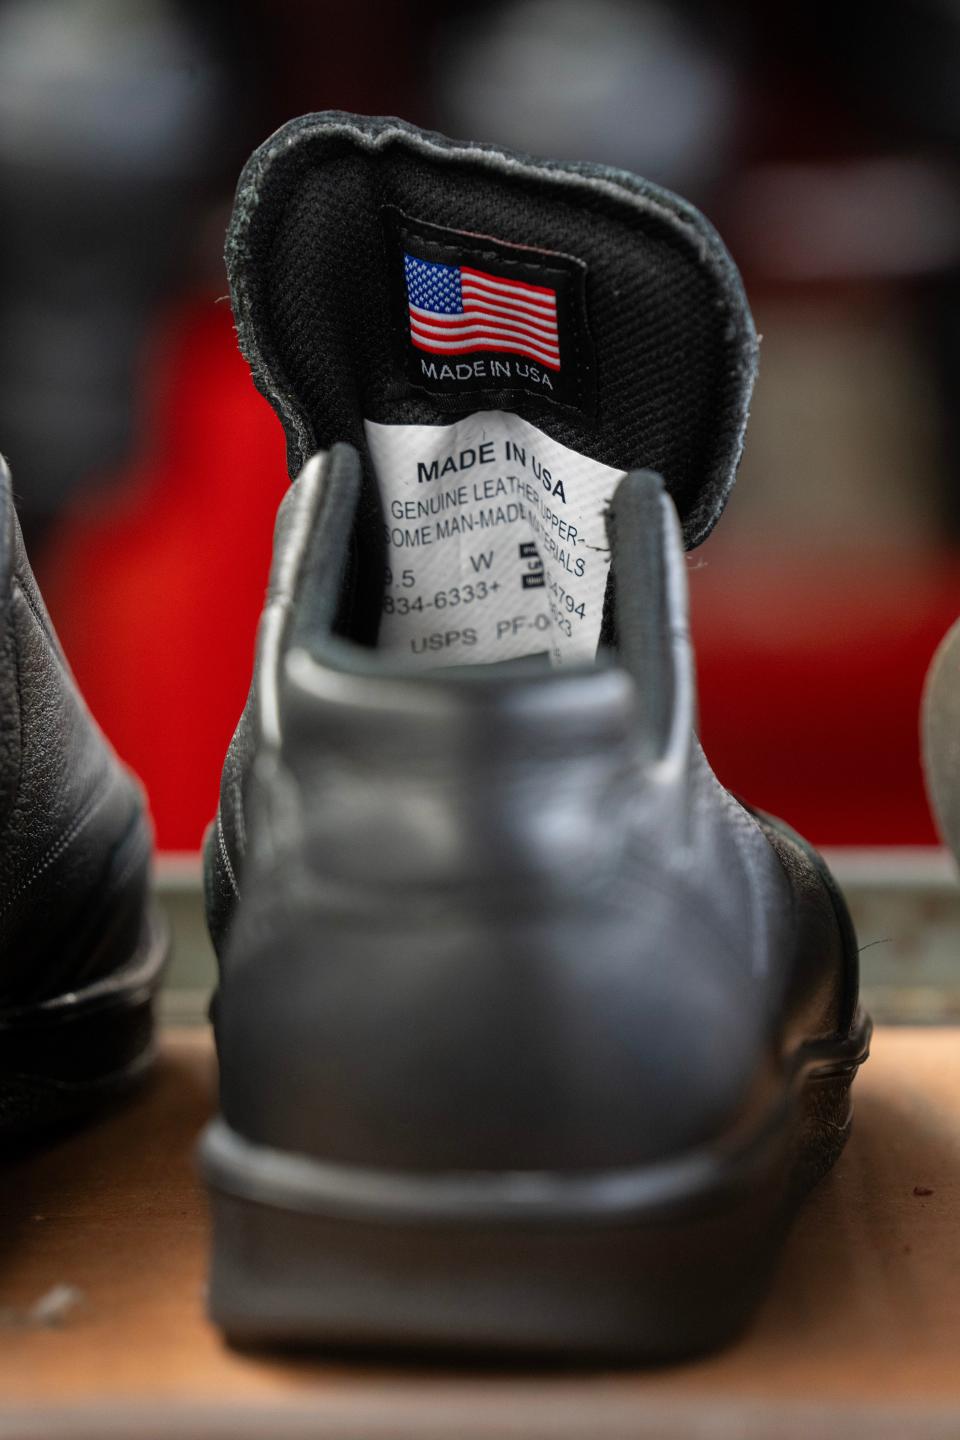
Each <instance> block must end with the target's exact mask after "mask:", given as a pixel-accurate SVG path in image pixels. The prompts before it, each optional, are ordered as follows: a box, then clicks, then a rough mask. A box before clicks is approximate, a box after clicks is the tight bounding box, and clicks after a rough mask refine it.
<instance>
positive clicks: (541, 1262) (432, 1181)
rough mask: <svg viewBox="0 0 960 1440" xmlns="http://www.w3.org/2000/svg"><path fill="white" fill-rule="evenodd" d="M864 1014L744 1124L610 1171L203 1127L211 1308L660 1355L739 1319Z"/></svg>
mask: <svg viewBox="0 0 960 1440" xmlns="http://www.w3.org/2000/svg"><path fill="white" fill-rule="evenodd" d="M869 1037H870V1024H869V1021H868V1020H867V1019H866V1017H864V1016H862V1015H860V1016H858V1018H857V1022H856V1024H855V1026H854V1029H853V1031H852V1032H851V1034H850V1036H849V1037H848V1038H847V1039H846V1040H844V1041H841V1042H836V1041H835V1042H833V1044H832V1045H831V1046H824V1045H822V1044H820V1045H817V1046H814V1047H810V1048H809V1049H808V1051H807V1053H806V1054H805V1055H804V1057H803V1060H802V1062H801V1063H800V1064H799V1065H798V1066H797V1067H796V1068H795V1071H794V1073H792V1074H791V1076H790V1077H789V1080H788V1081H786V1082H785V1086H784V1093H783V1097H782V1102H781V1104H780V1105H779V1106H778V1107H777V1111H776V1113H775V1114H772V1115H768V1116H767V1117H766V1119H765V1121H764V1123H763V1124H762V1125H757V1126H754V1128H753V1130H752V1132H751V1134H750V1136H749V1137H746V1138H745V1137H743V1136H741V1137H740V1138H739V1139H738V1140H735V1141H731V1140H730V1139H729V1137H728V1138H727V1140H726V1141H725V1142H718V1143H716V1144H715V1145H712V1146H710V1147H709V1148H705V1149H704V1150H702V1151H698V1152H696V1153H691V1154H686V1155H683V1156H681V1157H677V1158H672V1159H668V1160H665V1161H663V1162H662V1163H659V1164H654V1165H648V1166H645V1167H643V1168H639V1169H633V1170H630V1169H624V1170H622V1171H617V1172H607V1173H603V1174H591V1173H584V1174H583V1175H572V1174H567V1175H560V1174H556V1175H551V1174H543V1173H537V1174H509V1175H495V1174H474V1175H470V1174H463V1175H460V1174H456V1175H454V1174H446V1175H426V1174H420V1173H413V1172H411V1173H408V1174H396V1173H389V1172H382V1171H370V1170H362V1169H356V1168H350V1167H346V1166H339V1165H328V1164H324V1163H322V1162H320V1161H317V1160H313V1159H309V1158H306V1157H303V1156H296V1155H285V1154H282V1153H280V1152H278V1151H275V1150H270V1149H267V1148H264V1147H262V1146H257V1145H252V1144H250V1143H249V1142H247V1141H245V1140H244V1139H243V1138H242V1137H240V1136H239V1135H237V1134H236V1133H235V1132H233V1131H231V1130H230V1129H229V1127H228V1126H227V1125H226V1123H225V1122H224V1121H223V1120H222V1119H217V1120H215V1121H214V1122H213V1123H212V1124H211V1125H210V1126H208V1128H207V1130H206V1132H205V1135H204V1137H203V1139H202V1141H201V1147H200V1153H201V1165H202V1169H203V1172H204V1175H205V1178H206V1180H207V1182H208V1185H209V1187H210V1192H211V1203H212V1212H213V1254H212V1268H211V1277H210V1291H209V1309H210V1315H211V1318H212V1319H213V1321H214V1323H215V1324H217V1325H218V1326H219V1327H220V1328H221V1329H222V1330H223V1331H224V1333H225V1335H226V1338H227V1339H228V1340H229V1341H230V1342H232V1343H233V1344H236V1345H242V1346H249V1345H296V1346H305V1345H318V1344H319V1345H325V1346H327V1347H332V1348H336V1349H352V1348H356V1347H361V1348H368V1349H380V1348H383V1347H389V1348H390V1349H397V1348H398V1347H399V1348H405V1349H407V1350H413V1351H421V1352H423V1351H426V1352H443V1351H450V1350H460V1351H462V1350H469V1351H470V1352H471V1353H474V1354H483V1353H490V1354H492V1355H501V1356H502V1355H522V1356H527V1357H529V1356H531V1355H540V1356H545V1357H557V1358H561V1357H565V1358H571V1359H575V1358H584V1359H589V1358H591V1357H599V1356H603V1357H607V1358H614V1357H623V1358H628V1359H631V1360H638V1359H639V1360H648V1361H654V1360H656V1361H663V1360H669V1359H679V1358H682V1357H684V1356H687V1355H691V1354H695V1353H698V1352H702V1351H705V1350H709V1349H712V1348H714V1347H716V1346H718V1345H720V1344H722V1343H724V1342H725V1341H727V1340H729V1339H730V1338H732V1337H733V1336H734V1335H736V1334H737V1333H738V1332H739V1331H740V1330H741V1329H742V1327H743V1326H744V1324H745V1323H746V1321H747V1319H748V1318H749V1316H750V1314H751V1312H752V1310H753V1309H754V1306H755V1305H756V1303H757V1301H758V1299H759V1298H760V1296H761V1294H762V1293H763V1291H764V1289H765V1287H766V1284H767V1282H768V1280H769V1278H770V1275H771V1272H772V1269H773V1266H774V1264H775V1261H776V1258H777V1255H778V1252H779V1249H780V1244H781V1241H782V1239H783V1237H784V1235H785V1232H786V1230H787V1228H788V1226H789V1223H790V1221H791V1220H792V1218H793V1215H794V1213H795V1211H796V1209H797V1207H798V1205H799V1203H800V1201H801V1200H802V1198H803V1196H804V1194H805V1193H806V1192H807V1191H808V1190H809V1189H810V1188H811V1187H812V1185H814V1184H815V1183H816V1181H817V1180H819V1179H820V1178H821V1176H822V1175H823V1174H825V1173H826V1171H827V1170H829V1169H830V1167H831V1166H832V1165H833V1163H834V1161H835V1160H836V1159H837V1157H838V1155H839V1154H840V1152H841V1150H842V1149H843V1146H844V1144H845V1142H846V1139H847V1135H848V1133H849V1129H850V1113H851V1107H850V1085H851V1082H852V1080H853V1077H854V1075H855V1073H856V1070H857V1067H858V1066H859V1064H860V1063H861V1062H862V1061H863V1060H864V1059H865V1058H866V1055H867V1051H868V1047H869Z"/></svg>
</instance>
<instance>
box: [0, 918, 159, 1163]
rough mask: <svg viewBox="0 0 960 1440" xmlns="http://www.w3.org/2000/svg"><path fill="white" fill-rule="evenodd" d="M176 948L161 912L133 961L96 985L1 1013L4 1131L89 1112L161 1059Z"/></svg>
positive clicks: (16, 1133)
mask: <svg viewBox="0 0 960 1440" xmlns="http://www.w3.org/2000/svg"><path fill="white" fill-rule="evenodd" d="M168 952H169V935H168V933H167V929H166V926H165V924H164V923H163V922H162V921H161V919H160V917H159V916H158V915H156V914H151V915H149V916H148V918H147V919H146V920H145V922H144V927H143V931H142V933H141V937H140V941H139V943H138V945H137V949H136V951H135V952H134V954H133V955H132V956H131V957H130V959H129V960H128V961H127V963H126V964H125V965H123V966H121V967H120V968H119V969H117V970H115V971H113V972H112V973H111V974H110V975H109V976H106V977H104V978H102V979H100V980H97V981H95V982H93V983H92V984H90V985H88V986H86V987H84V988H82V989H79V990H76V991H71V992H69V993H67V994H64V995H59V996H56V997H55V998H54V999H51V1000H46V1001H43V1002H41V1003H39V1004H34V1005H26V1006H22V1007H18V1008H14V1009H10V1008H8V1009H6V1010H4V1011H0V1135H3V1136H4V1137H20V1136H27V1135H32V1134H34V1133H36V1132H38V1131H43V1130H47V1129H51V1128H55V1127H57V1126H60V1125H66V1124H70V1123H71V1122H73V1121H75V1120H77V1119H80V1118H81V1117H84V1116H86V1115H88V1114H90V1113H91V1112H93V1111H95V1110H97V1109H99V1108H100V1107H101V1106H102V1105H105V1104H107V1103H109V1102H110V1101H112V1100H114V1099H115V1098H117V1097H119V1096H121V1095H124V1094H125V1093H126V1092H127V1091H129V1090H130V1089H131V1088H133V1087H134V1086H135V1085H136V1084H137V1083H138V1082H139V1081H140V1080H141V1079H142V1077H143V1076H144V1075H145V1073H146V1072H147V1070H148V1069H149V1067H150V1063H151V1061H152V1059H153V1048H154V1045H153V1036H154V1024H153V1006H154V998H155V995H156V991H157V989H158V987H159V984H160V981H161V978H162V975H163V969H164V966H165V964H166V960H167V956H168Z"/></svg>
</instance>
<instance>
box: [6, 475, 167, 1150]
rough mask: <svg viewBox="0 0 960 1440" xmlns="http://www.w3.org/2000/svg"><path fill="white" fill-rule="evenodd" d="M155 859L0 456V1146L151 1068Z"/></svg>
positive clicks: (158, 949) (159, 934)
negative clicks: (83, 686)
mask: <svg viewBox="0 0 960 1440" xmlns="http://www.w3.org/2000/svg"><path fill="white" fill-rule="evenodd" d="M80 598H81V597H78V603H80ZM151 849H152V837H151V831H150V824H149V821H148V819H147V815H146V808H145V806H144V801H143V794H142V792H141V790H140V787H139V786H138V785H137V783H136V781H135V780H134V779H133V777H132V776H131V775H130V774H129V773H128V772H127V771H126V770H125V769H124V767H123V766H122V765H121V764H120V763H119V761H118V760H117V757H116V756H115V755H114V753H113V751H112V750H111V749H110V746H109V745H108V744H107V742H106V740H105V739H104V737H103V735H102V734H101V733H100V730H99V729H98V728H97V726H96V724H95V723H94V721H93V719H92V717H91V716H90V713H89V711H88V710H87V708H86V706H85V705H84V703H83V699H82V697H81V696H80V694H79V692H78V690H77V687H76V685H75V683H74V680H73V676H72V675H71V673H70V670H69V668H68V666H67V662H66V660H65V659H64V656H63V652H62V651H61V649H60V646H59V643H58V641H57V638H56V636H55V634H54V632H53V629H52V627H51V624H50V619H49V617H48V615H47V612H46V610H45V608H44V604H43V600H42V599H41V596H40V592H39V590H38V589H37V585H36V582H35V580H34V578H33V574H32V572H31V570H30V565H29V563H28V561H27V556H26V552H25V551H24V548H23V538H22V536H21V533H20V525H19V522H18V520H17V515H16V511H15V509H14V504H13V495H12V490H11V483H10V474H9V471H8V470H7V467H6V464H5V463H4V461H3V459H2V457H0V1135H3V1136H10V1135H17V1136H22V1135H25V1134H31V1133H33V1132H35V1131H37V1130H41V1129H44V1128H46V1127H48V1126H51V1125H57V1124H61V1123H64V1122H66V1121H71V1120H74V1119H75V1118H77V1117H78V1116H80V1115H83V1114H85V1113H87V1112H89V1111H90V1110H92V1109H94V1108H95V1107H97V1106H99V1105H100V1104H101V1103H102V1102H103V1101H104V1100H108V1099H112V1098H113V1097H114V1096H116V1095H118V1094H120V1093H122V1092H123V1091H125V1090H127V1089H128V1088H129V1087H130V1086H131V1085H132V1084H133V1083H134V1082H135V1081H137V1080H138V1079H139V1078H140V1077H141V1076H142V1075H143V1073H144V1071H145V1069H146V1068H147V1066H148V1064H149V1062H150V1060H151V1058H152V1055H153V1000H154V994H155V992H156V990H157V987H158V985H159V982H160V977H161V973H162V970H163V965H164V961H165V959H166V954H167V935H166V931H165V928H164V926H163V924H162V923H161V922H160V921H159V919H158V918H157V917H156V915H155V914H154V913H153V911H152V909H151V906H150V903H149V895H148V885H149V877H150V856H151Z"/></svg>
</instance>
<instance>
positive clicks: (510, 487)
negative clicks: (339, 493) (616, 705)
mask: <svg viewBox="0 0 960 1440" xmlns="http://www.w3.org/2000/svg"><path fill="white" fill-rule="evenodd" d="M364 424H365V427H366V433H367V443H368V445H369V447H370V455H371V459H372V461H373V465H374V469H375V470H376V473H377V477H378V479H379V483H380V493H381V496H382V499H383V509H384V518H385V523H386V540H387V586H386V592H385V597H384V608H383V619H382V624H381V629H380V644H381V646H383V647H384V648H386V649H393V650H400V651H402V652H403V653H405V654H406V655H409V656H411V657H413V658H418V659H420V660H422V661H423V663H424V664H426V665H433V666H435V665H462V664H469V663H478V664H486V663H490V662H494V661H498V660H510V659H514V658H516V657H517V656H521V655H535V654H538V653H540V652H543V651H547V652H548V653H549V655H550V657H551V659H552V661H553V663H554V664H557V665H565V664H567V665H568V664H570V663H571V662H577V661H586V660H592V659H593V657H594V656H595V655H596V652H597V644H598V641H599V638H600V620H601V616H602V611H603V597H604V591H605V589H606V582H607V572H608V570H609V568H610V552H609V547H608V541H607V533H606V525H605V520H604V515H605V511H606V508H607V506H608V504H609V502H610V500H611V498H612V496H613V492H614V490H615V489H616V487H617V484H618V483H619V481H620V480H621V479H622V478H623V474H624V472H623V471H622V470H615V469H613V468H612V467H611V466H609V465H601V464H600V463H599V462H598V461H596V460H591V459H590V458H589V457H588V456H586V455H580V454H578V452H577V451H576V450H569V449H568V448H567V447H566V446H565V445H561V444H559V443H558V441H556V440H551V439H550V437H549V436H548V435H544V433H543V431H542V430H538V429H537V428H536V426H534V425H531V424H529V423H528V422H527V421H526V420H522V419H520V417H519V416H517V415H511V414H509V413H508V412H506V411H502V410H484V411H480V412H478V413H477V414H476V415H470V416H468V417H467V418H466V419H463V420H458V421H456V422H455V423H454V424H452V425H381V424H379V423H378V422H376V421H373V420H367V421H365V422H364Z"/></svg>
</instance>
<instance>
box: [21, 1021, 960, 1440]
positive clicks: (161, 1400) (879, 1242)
mask: <svg viewBox="0 0 960 1440" xmlns="http://www.w3.org/2000/svg"><path fill="white" fill-rule="evenodd" d="M213 1083H214V1071H213V1058H212V1051H211V1046H210V1041H209V1038H208V1036H207V1035H206V1034H205V1033H204V1032H201V1031H198V1030H191V1031H179V1032H171V1033H169V1034H168V1035H167V1036H166V1037H165V1039H164V1042H163V1046H162V1052H161V1058H160V1062H159V1064H158V1067H157V1071H156V1074H155V1076H154V1078H153V1080H152V1081H151V1082H150V1083H149V1084H148V1085H147V1086H146V1087H145V1088H144V1089H143V1090H142V1091H141V1092H140V1093H139V1094H138V1095H137V1096H135V1097H134V1098H133V1099H132V1100H130V1101H129V1102H128V1103H127V1104H126V1105H125V1106H123V1107H122V1108H121V1109H118V1110H116V1111H115V1112H114V1113H112V1114H111V1115H110V1116H109V1117H107V1118H106V1119H104V1120H102V1121H100V1122H99V1123H98V1124H96V1125H93V1126H90V1127H89V1128H87V1129H84V1130H83V1131H80V1132H77V1133H75V1134H72V1135H68V1136H65V1137H62V1138H60V1139H58V1140H56V1141H55V1142H53V1143H48V1144H46V1145H44V1146H40V1147H36V1148H34V1149H32V1150H30V1151H27V1152H25V1153H21V1154H19V1155H17V1156H15V1157H13V1158H10V1159H7V1160H5V1161H4V1162H3V1170H2V1181H0V1184H2V1193H0V1267H2V1268H0V1436H7V1435H9V1436H13V1435H16V1436H17V1437H23V1440H32V1437H33V1436H34V1435H36V1436H37V1437H39V1436H41V1435H43V1436H45V1437H51V1436H55V1435H58V1434H64V1435H70V1436H87V1435H90V1436H91V1437H93V1436H96V1437H97V1440H109V1437H111V1436H113V1435H118V1436H119V1435H125V1434H131V1435H133V1434H135V1435H136V1436H137V1437H138V1440H149V1437H150V1436H152V1435H157V1436H161V1435H164V1436H165V1435H178V1436H179V1435H183V1436H187V1435H196V1436H202V1437H208V1436H209V1437H214V1436H216V1437H219V1436H221V1435H222V1436H224V1437H226V1436H230V1437H231V1440H238V1437H241V1436H246V1435H247V1434H249V1435H264V1436H267V1435H270V1436H277V1437H285V1436H287V1435H289V1436H291V1437H299V1436H301V1435H303V1436H306V1435H311V1436H323V1437H325V1436H337V1437H339V1436H344V1437H354V1436H356V1437H360V1436H364V1437H374V1440H375V1437H380V1436H383V1437H386V1436H390V1437H391V1440H406V1437H408V1436H409V1437H410V1440H414V1437H416V1440H432V1437H437V1440H439V1437H441V1436H442V1437H444V1440H474V1437H476V1440H485V1437H498V1440H499V1437H511V1440H512V1437H518V1440H519V1437H528V1436H529V1437H539V1436H540V1435H541V1434H542V1435H543V1436H547V1435H550V1436H551V1437H556V1436H559V1437H570V1440H573V1437H574V1436H575V1437H577V1440H593V1437H607V1436H609V1437H611V1440H613V1437H620V1436H623V1437H628V1436H629V1437H638V1436H639V1437H645V1436H651V1437H654V1436H655V1437H657V1440H671V1437H673V1436H681V1435H684V1436H686V1435H690V1436H700V1435H703V1436H704V1437H709V1440H725V1437H727V1436H729V1437H730V1440H734V1437H737V1440H739V1437H753V1436H757V1437H759V1436H765V1435H770V1436H776V1437H792V1436H794V1435H796V1436H798V1437H799V1436H801V1435H802V1436H804V1440H808V1437H809V1436H810V1435H811V1434H816V1433H817V1432H818V1431H819V1432H820V1433H821V1434H823V1435H825V1436H829V1435H830V1434H833V1433H843V1434H847V1435H860V1434H862V1435H864V1436H868V1435H869V1436H871V1440H873V1437H877V1436H881V1437H883V1436H886V1435H887V1434H888V1433H889V1434H890V1435H891V1436H893V1435H896V1436H898V1437H903V1436H908V1437H913V1436H918V1437H926V1436H940V1435H943V1436H956V1435H958V1434H960V1030H956V1029H952V1028H942V1029H930V1028H923V1029H906V1028H905V1029H896V1028H887V1029H881V1030H880V1031H879V1032H878V1033H877V1035H876V1036H875V1040H874V1053H873V1056H872V1058H871V1060H870V1062H869V1063H868V1065H867V1066H866V1067H865V1068H864V1071H863V1073H862V1074H861V1076H860V1079H859V1080H858V1082H857V1090H856V1096H857V1107H856V1125H855V1131H854V1135H853V1138H852V1139H851V1141H850V1144H849V1145H848V1147H847V1150H846V1152H845V1154H844V1155H843V1157H842V1158H841V1160H840V1162H839V1164H838V1165H837V1167H836V1169H835V1170H834V1172H833V1173H832V1174H831V1175H830V1176H829V1177H828V1178H827V1179H826V1180H825V1181H824V1182H823V1183H822V1185H821V1186H820V1187H819V1189H818V1190H817V1191H816V1192H815V1193H814V1195H813V1196H812V1197H811V1199H810V1200H809V1202H808V1203H807V1205H806V1207H805V1209H804V1211H803V1213H802V1215H801V1217H800V1220H799V1223H798V1224H797V1226H796V1228H795V1230H794V1232H793V1234H792V1236H791V1239H790V1242H789V1244H788V1247H787V1250H786V1253H785V1256H784V1260H783V1264H782V1266H781V1269H780V1273H779V1276H778V1280H777V1283H776V1285H775V1287H774V1289H773V1292H772V1293H771V1294H770V1296H769V1298H768V1300H767V1301H766V1303H765V1304H764V1306H763V1308H762V1310H761V1312H760V1314H759V1315H758V1317H757V1320H756V1322H755V1324H754V1325H753V1327H752V1328H751V1330H750V1332H749V1334H747V1335H746V1336H745V1337H744V1338H743V1340H742V1341H741V1342H740V1343H739V1344H738V1345H736V1346H735V1347H733V1348H732V1349H730V1350H728V1351H727V1352H725V1353H724V1354H721V1355H718V1356H716V1357H713V1358H710V1359H707V1360H702V1361H698V1362H697V1363H694V1364H690V1365H684V1366H676V1367H672V1368H669V1369H666V1370H655V1371H648V1372H636V1371H629V1370H611V1371H605V1372H600V1371H585V1372H576V1371H569V1370H567V1371H564V1372H560V1373H558V1372H556V1371H554V1372H547V1371H537V1372H527V1371H511V1372H503V1371H500V1372H496V1371H491V1370H488V1369H485V1370H470V1369H467V1368H465V1369H462V1370H460V1369H450V1368H445V1369H437V1370H426V1369H423V1368H409V1367H404V1366H400V1365H390V1364H389V1363H386V1364H380V1365H373V1364H366V1365H356V1366H352V1365H349V1364H347V1363H346V1362H345V1361H342V1360H337V1361H329V1362H325V1361H324V1360H323V1359H322V1358H320V1357H313V1358H309V1357H299V1358H295V1357H289V1356H288V1357H278V1356H263V1355H258V1356H252V1355H249V1354H239V1353H235V1352H233V1351H231V1350H230V1349H228V1348H227V1347H225V1346H224V1345H223V1344H222V1342H221V1340H220V1338H219V1336H218V1335H217V1333H216V1332H215V1331H214V1330H213V1329H212V1327H211V1326H210V1325H209V1324H208V1322H207V1321H206V1319H205V1317H204V1313H203V1285H204V1267H205V1263H206V1244H207V1218H206V1213H205V1205H204V1198H203V1193H202V1190H201V1188H200V1186H199V1184H198V1181H197V1177H196V1173H195V1170H194V1161H193V1151H194V1144H195V1139H196V1135H197V1132H198V1131H199V1129H200V1127H201V1125H202V1124H203V1122H204V1120H205V1118H206V1116H207V1114H208V1113H209V1108H210V1104H211V1098H212V1094H213ZM841 1425H842V1428H839V1427H841ZM888 1427H889V1430H888Z"/></svg>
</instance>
